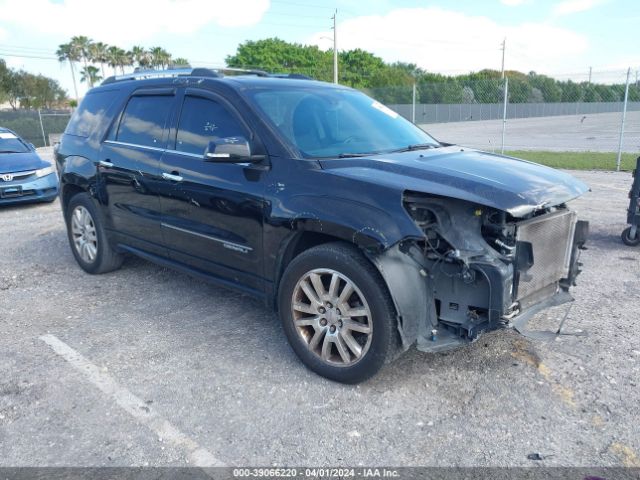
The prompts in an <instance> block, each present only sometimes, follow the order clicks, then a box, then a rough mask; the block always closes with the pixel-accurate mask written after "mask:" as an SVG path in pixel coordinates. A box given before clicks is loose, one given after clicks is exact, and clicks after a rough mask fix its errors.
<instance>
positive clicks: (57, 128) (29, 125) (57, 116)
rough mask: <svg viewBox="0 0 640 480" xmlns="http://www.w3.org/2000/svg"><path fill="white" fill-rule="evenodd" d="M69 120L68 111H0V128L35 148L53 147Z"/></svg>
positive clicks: (69, 113) (69, 112) (69, 114)
mask: <svg viewBox="0 0 640 480" xmlns="http://www.w3.org/2000/svg"><path fill="white" fill-rule="evenodd" d="M69 118H71V111H68V110H4V111H0V127H5V128H9V129H11V130H13V131H14V132H16V133H17V134H18V135H20V137H22V138H23V139H24V140H26V141H27V142H29V143H32V144H33V145H35V146H36V147H45V146H51V145H53V143H54V141H55V139H56V138H57V136H58V135H60V134H61V133H62V132H64V129H65V128H66V126H67V122H68V121H69Z"/></svg>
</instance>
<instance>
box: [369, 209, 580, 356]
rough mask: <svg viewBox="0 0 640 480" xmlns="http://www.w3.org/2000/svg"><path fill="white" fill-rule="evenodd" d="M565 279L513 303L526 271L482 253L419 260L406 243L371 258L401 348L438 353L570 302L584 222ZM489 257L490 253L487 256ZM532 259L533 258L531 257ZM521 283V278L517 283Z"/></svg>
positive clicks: (417, 251) (574, 239)
mask: <svg viewBox="0 0 640 480" xmlns="http://www.w3.org/2000/svg"><path fill="white" fill-rule="evenodd" d="M573 228H574V229H573V231H572V238H571V242H570V245H569V248H570V249H568V250H567V251H568V254H569V256H568V258H567V260H568V264H567V265H566V269H565V270H564V271H565V272H566V277H565V278H557V277H556V279H555V280H554V281H553V282H551V283H549V284H548V285H547V286H545V288H543V289H540V290H538V291H535V292H533V293H532V294H530V295H528V296H527V297H526V298H524V299H523V300H522V301H518V299H519V298H520V297H518V287H519V286H522V285H519V284H518V282H519V279H520V278H521V277H523V278H524V276H525V274H526V273H527V271H526V269H527V267H531V265H528V266H527V265H524V266H522V265H518V263H517V262H514V263H505V262H504V261H502V260H501V259H499V258H498V257H496V256H493V257H492V256H491V255H485V256H483V257H481V258H480V259H478V260H477V261H475V260H470V261H469V262H468V263H466V264H465V265H464V268H462V266H461V264H456V263H450V264H440V265H437V268H435V269H434V266H433V265H429V264H428V262H425V259H424V255H423V254H422V251H421V250H420V248H418V247H417V246H416V245H411V244H410V243H409V242H407V243H405V244H403V245H397V246H395V247H393V248H391V249H388V250H387V251H385V252H384V253H383V254H381V255H378V256H376V257H375V258H372V260H373V261H374V263H375V264H376V265H377V267H378V269H379V270H380V272H381V274H382V276H383V278H384V279H385V282H386V283H387V285H388V287H389V290H390V292H391V296H392V298H393V299H394V302H395V304H396V311H397V312H398V318H397V324H398V330H399V334H400V337H401V339H402V344H403V347H404V348H405V349H407V348H409V346H411V345H412V344H413V343H417V348H418V350H422V351H426V352H439V351H445V350H450V349H453V348H456V347H458V346H462V345H464V344H466V343H469V342H472V341H474V340H476V339H478V338H479V337H480V335H482V334H483V333H485V332H488V331H491V330H495V329H498V328H515V329H516V330H518V331H520V330H521V329H522V328H524V326H525V324H526V323H527V322H528V321H529V320H530V319H531V318H532V317H533V316H534V315H535V314H537V313H539V312H540V311H542V310H545V309H547V308H550V307H553V306H557V305H561V304H563V303H566V302H569V301H572V300H573V298H572V297H571V295H570V294H569V293H568V291H569V288H570V287H571V286H573V285H575V281H576V278H577V276H578V275H579V273H580V271H581V270H580V267H581V265H582V264H581V263H580V261H579V254H580V250H581V249H583V248H584V243H585V242H586V239H587V235H588V222H585V221H577V222H576V223H575V224H574V227H573ZM489 253H490V252H489ZM534 261H535V259H534ZM523 281H524V280H523Z"/></svg>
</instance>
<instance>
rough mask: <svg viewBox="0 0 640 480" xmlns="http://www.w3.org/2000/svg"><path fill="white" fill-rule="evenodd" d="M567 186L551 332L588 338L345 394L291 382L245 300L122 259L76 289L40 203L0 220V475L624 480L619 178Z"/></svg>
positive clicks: (298, 378) (401, 373)
mask: <svg viewBox="0 0 640 480" xmlns="http://www.w3.org/2000/svg"><path fill="white" fill-rule="evenodd" d="M576 176H578V177H580V178H582V179H583V180H585V181H587V182H588V183H589V184H590V185H591V187H592V189H593V191H592V192H590V193H588V194H586V195H585V196H584V197H583V198H582V199H579V200H577V201H575V202H574V203H573V206H574V207H575V208H576V209H577V210H578V211H579V212H580V215H581V217H582V218H586V219H588V220H589V221H590V222H591V238H590V242H589V250H587V251H586V252H584V254H583V260H584V263H585V267H584V273H583V274H582V276H581V277H580V278H579V286H578V287H577V288H576V289H575V290H574V294H575V297H576V302H575V304H574V305H573V307H572V309H571V311H570V313H569V317H568V320H567V326H566V329H567V330H568V331H573V332H575V331H577V330H579V331H583V332H586V334H587V336H562V337H559V338H558V339H557V340H555V341H550V342H540V341H533V340H530V339H528V338H526V337H523V336H521V335H519V334H517V333H515V332H513V331H498V332H493V333H491V334H488V335H486V336H484V337H482V338H481V339H480V340H479V341H478V342H476V343H474V344H471V345H469V346H467V347H465V348H463V349H460V350H457V351H453V352H449V353H442V354H425V353H421V352H418V351H416V350H411V351H409V352H408V353H406V354H405V355H404V356H402V357H401V358H400V359H399V360H398V361H396V362H395V363H393V364H391V365H389V366H387V367H386V368H385V369H384V370H383V371H382V372H381V373H380V374H379V375H378V376H377V377H375V378H374V379H372V380H370V381H368V382H366V383H364V384H361V385H359V386H345V385H340V384H335V383H331V382H329V381H327V380H325V379H323V378H320V377H318V376H316V375H314V374H312V373H310V372H309V371H307V370H306V369H305V368H304V367H303V366H302V365H301V364H300V363H299V362H298V360H297V358H296V357H295V356H294V354H293V352H292V350H291V349H290V348H289V346H288V344H287V342H286V339H285V337H284V334H283V332H282V331H281V328H280V325H279V322H278V320H277V319H276V318H275V317H274V316H273V315H272V314H270V313H269V312H267V311H266V310H265V309H264V308H263V306H262V305H261V304H260V303H259V302H257V301H254V300H253V299H251V298H248V297H245V296H243V295H241V294H238V293H233V292H229V291H227V290H224V289H221V288H218V287H214V286H210V285H207V284H204V283H201V282H200V281H198V280H195V279H192V278H190V277H187V276H185V275H181V274H176V273H174V272H172V271H169V270H167V269H163V268H160V267H157V266H154V265H151V264H149V263H146V262H144V261H142V260H137V259H134V258H132V259H129V260H128V261H127V262H126V263H125V265H124V266H123V268H122V269H121V270H119V271H116V272H113V273H110V274H106V275H102V276H90V275H87V274H85V273H83V272H82V271H81V270H80V268H79V267H78V266H77V265H76V263H75V261H74V259H73V257H72V254H71V251H70V250H69V247H68V244H67V239H66V234H65V230H64V223H63V220H62V216H61V213H60V206H59V203H58V202H57V201H56V202H55V203H53V204H50V205H31V206H21V207H11V208H2V209H0V245H1V252H2V254H1V255H0V466H44V465H47V466H62V465H64V466H69V465H77V466H128V465H139V466H142V465H158V466H160V465H190V464H191V465H193V464H197V465H217V464H225V465H243V466H270V465H278V466H283V465H289V466H301V465H317V466H321V465H323V466H326V465H334V466H338V465H351V466H358V465H394V466H405V465H406V466H410V465H432V466H451V465H455V466H478V465H482V466H532V465H546V466H554V465H562V466H640V426H639V424H638V418H640V386H639V385H638V383H639V382H640V375H639V374H640V344H639V343H638V337H637V332H638V330H639V329H640V316H639V315H638V311H639V310H640V308H639V306H640V281H639V273H640V248H636V249H633V248H630V247H626V246H624V245H623V244H622V243H621V241H620V232H621V231H622V229H623V227H624V226H625V212H626V205H627V192H628V189H629V186H630V184H631V176H630V174H629V173H619V174H617V173H595V172H578V173H576ZM566 309H567V307H566V306H561V307H557V308H555V309H553V310H552V311H549V312H546V313H542V314H539V315H537V316H536V317H535V318H534V319H533V320H532V321H531V323H530V328H532V329H536V330H538V329H539V330H542V329H548V328H554V326H556V325H557V323H558V322H559V320H560V319H561V318H562V316H563V315H564V314H565V312H566ZM531 453H539V454H541V455H542V457H543V458H544V460H542V461H534V460H529V459H528V458H527V455H529V454H531Z"/></svg>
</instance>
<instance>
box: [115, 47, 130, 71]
mask: <svg viewBox="0 0 640 480" xmlns="http://www.w3.org/2000/svg"><path fill="white" fill-rule="evenodd" d="M116 60H117V64H118V66H119V67H120V73H122V74H123V75H124V67H125V66H128V65H130V63H129V54H128V53H127V51H126V50H123V49H122V48H118V51H117V53H116Z"/></svg>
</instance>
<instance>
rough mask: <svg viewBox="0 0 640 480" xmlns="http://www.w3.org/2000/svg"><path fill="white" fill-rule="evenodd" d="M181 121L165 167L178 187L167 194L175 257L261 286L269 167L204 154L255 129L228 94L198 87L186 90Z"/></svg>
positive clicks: (165, 226) (166, 228) (166, 217)
mask: <svg viewBox="0 0 640 480" xmlns="http://www.w3.org/2000/svg"><path fill="white" fill-rule="evenodd" d="M176 125H177V128H176V138H175V144H174V145H173V147H174V148H169V149H168V150H167V152H166V153H165V155H164V156H163V157H162V160H161V165H160V169H161V171H162V173H163V174H164V176H165V178H166V180H165V181H166V183H167V184H168V185H170V187H171V188H163V189H162V191H163V192H164V193H163V194H162V195H161V197H160V202H161V208H162V213H163V219H162V231H163V237H164V239H165V241H166V244H167V246H168V247H169V249H170V250H169V255H170V256H171V257H172V258H173V259H175V260H177V261H180V262H182V263H185V264H187V265H189V266H191V267H194V268H197V269H199V270H202V271H205V272H207V273H210V274H213V275H215V276H217V277H219V278H220V279H221V280H223V281H227V282H230V283H231V284H236V285H242V286H245V287H247V288H249V289H251V290H258V291H259V290H261V288H262V275H263V271H262V268H263V265H262V226H263V224H262V222H263V195H264V174H265V171H264V170H263V169H262V168H261V167H257V166H254V165H250V164H223V163H213V162H207V161H206V160H205V156H204V152H205V149H206V147H207V145H208V144H209V142H210V141H212V140H215V139H217V138H228V137H234V136H243V137H245V138H250V133H249V132H248V131H247V128H246V126H245V125H244V123H243V122H242V121H241V120H240V117H239V115H238V114H237V113H236V112H235V110H233V109H232V107H231V106H230V105H229V104H228V103H227V102H226V101H225V100H224V99H223V98H221V97H219V96H217V95H215V94H213V93H211V92H209V91H204V90H198V89H187V90H186V92H185V95H184V98H183V100H182V106H181V109H180V112H179V114H178V119H177V123H176ZM170 146H171V142H170Z"/></svg>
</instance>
